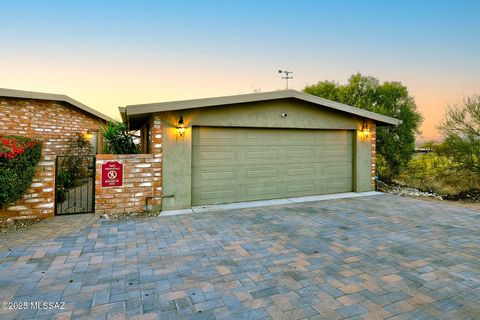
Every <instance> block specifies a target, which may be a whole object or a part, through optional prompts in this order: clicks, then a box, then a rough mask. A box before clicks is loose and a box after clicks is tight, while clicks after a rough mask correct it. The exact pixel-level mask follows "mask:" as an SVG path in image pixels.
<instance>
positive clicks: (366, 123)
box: [362, 120, 370, 139]
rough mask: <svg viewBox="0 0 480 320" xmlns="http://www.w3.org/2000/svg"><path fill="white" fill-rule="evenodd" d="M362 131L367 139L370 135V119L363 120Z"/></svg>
mask: <svg viewBox="0 0 480 320" xmlns="http://www.w3.org/2000/svg"><path fill="white" fill-rule="evenodd" d="M362 133H363V137H364V138H365V139H367V138H368V136H369V135H370V129H369V128H368V121H367V120H365V121H364V122H363V125H362Z"/></svg>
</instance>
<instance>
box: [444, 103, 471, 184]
mask: <svg viewBox="0 0 480 320" xmlns="http://www.w3.org/2000/svg"><path fill="white" fill-rule="evenodd" d="M439 129H440V132H441V133H442V134H443V136H444V137H445V140H444V142H443V143H442V147H441V149H440V150H439V152H441V153H443V154H446V155H448V156H450V157H452V158H453V160H455V161H456V162H457V163H458V164H459V166H460V167H461V168H462V169H464V170H467V171H470V172H472V173H474V174H477V175H478V174H480V96H479V95H475V96H473V97H470V98H466V99H464V101H463V105H460V106H459V105H454V106H449V107H448V109H447V111H446V112H445V115H444V117H443V119H442V121H441V123H440V125H439Z"/></svg>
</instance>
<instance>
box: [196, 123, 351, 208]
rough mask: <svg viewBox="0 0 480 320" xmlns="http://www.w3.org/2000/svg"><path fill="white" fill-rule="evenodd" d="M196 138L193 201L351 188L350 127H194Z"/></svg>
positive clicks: (239, 198) (252, 198) (337, 190)
mask: <svg viewBox="0 0 480 320" xmlns="http://www.w3.org/2000/svg"><path fill="white" fill-rule="evenodd" d="M221 135H225V136H226V137H221ZM193 137H194V141H192V203H193V205H201V204H218V203H228V202H238V201H249V200H260V199H273V198H282V197H292V196H304V195H314V194H324V193H334V192H347V191H351V190H352V168H353V166H352V148H353V144H352V141H353V135H352V133H351V132H349V131H339V130H337V131H335V130H290V129H258V128H256V129H249V128H227V129H225V128H208V127H194V129H193ZM217 138H218V139H217ZM195 139H198V140H197V141H195Z"/></svg>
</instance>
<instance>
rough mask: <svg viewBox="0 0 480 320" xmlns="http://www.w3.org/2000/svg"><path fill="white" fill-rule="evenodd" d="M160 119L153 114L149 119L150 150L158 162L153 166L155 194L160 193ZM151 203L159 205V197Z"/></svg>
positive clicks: (161, 150)
mask: <svg viewBox="0 0 480 320" xmlns="http://www.w3.org/2000/svg"><path fill="white" fill-rule="evenodd" d="M162 134H163V133H162V121H161V119H160V116H158V115H154V116H153V117H152V121H151V127H150V136H151V141H150V142H149V143H151V145H150V152H151V153H152V154H153V157H154V160H153V161H154V162H156V163H159V166H156V167H155V168H154V181H153V190H154V193H155V195H156V196H159V197H160V196H161V195H162V167H163V166H162V156H163V143H162V142H163V137H162ZM151 203H152V204H153V205H161V203H162V200H161V199H160V198H157V199H152V202H151Z"/></svg>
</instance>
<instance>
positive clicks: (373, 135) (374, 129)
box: [368, 121, 377, 190]
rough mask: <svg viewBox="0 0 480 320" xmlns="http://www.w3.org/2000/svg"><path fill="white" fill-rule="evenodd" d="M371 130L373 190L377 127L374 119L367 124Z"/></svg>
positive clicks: (375, 171) (373, 188)
mask: <svg viewBox="0 0 480 320" xmlns="http://www.w3.org/2000/svg"><path fill="white" fill-rule="evenodd" d="M368 125H369V127H370V132H371V139H372V140H371V141H372V177H371V179H372V180H371V188H372V190H375V176H376V174H377V127H376V125H375V121H370V123H369V124H368Z"/></svg>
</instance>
